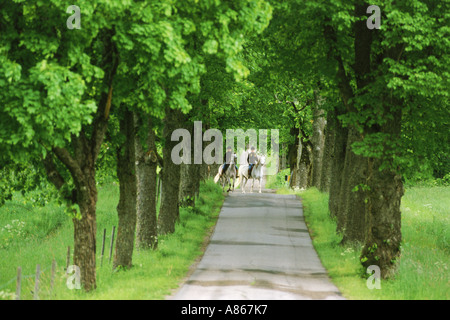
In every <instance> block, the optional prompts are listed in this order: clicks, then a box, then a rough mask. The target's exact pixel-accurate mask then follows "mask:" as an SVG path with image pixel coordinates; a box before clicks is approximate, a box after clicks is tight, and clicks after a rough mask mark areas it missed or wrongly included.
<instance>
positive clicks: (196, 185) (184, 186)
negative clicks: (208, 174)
mask: <svg viewBox="0 0 450 320" xmlns="http://www.w3.org/2000/svg"><path fill="white" fill-rule="evenodd" d="M193 128H194V127H193V124H192V123H191V124H190V125H189V126H187V127H186V129H187V130H189V132H190V134H191V140H192V141H191V146H193V145H194V141H193V137H194V130H193ZM200 166H201V165H200V164H195V163H194V153H193V152H191V163H190V164H185V163H182V164H181V165H180V191H179V202H180V206H181V207H193V206H195V196H196V195H197V193H198V191H199V189H200Z"/></svg>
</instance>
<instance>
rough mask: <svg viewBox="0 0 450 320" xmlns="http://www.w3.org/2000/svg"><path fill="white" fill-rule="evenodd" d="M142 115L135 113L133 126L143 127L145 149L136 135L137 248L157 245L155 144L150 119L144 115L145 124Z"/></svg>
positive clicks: (153, 247)
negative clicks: (145, 124)
mask: <svg viewBox="0 0 450 320" xmlns="http://www.w3.org/2000/svg"><path fill="white" fill-rule="evenodd" d="M141 117H144V116H142V115H138V114H136V113H135V127H136V128H142V127H145V131H146V141H145V149H144V147H143V144H142V143H141V140H140V139H139V138H138V137H136V177H137V227H136V247H137V248H139V249H149V248H150V249H156V248H157V247H158V230H157V217H156V188H157V185H156V167H157V156H156V152H157V151H156V145H155V133H154V131H153V126H152V120H151V118H150V116H146V117H147V118H148V120H147V126H144V125H143V122H144V121H145V120H144V119H143V118H141Z"/></svg>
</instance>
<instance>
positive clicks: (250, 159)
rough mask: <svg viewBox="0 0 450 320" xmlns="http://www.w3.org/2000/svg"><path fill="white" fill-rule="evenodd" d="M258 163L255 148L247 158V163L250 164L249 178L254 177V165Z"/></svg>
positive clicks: (251, 149) (252, 148)
mask: <svg viewBox="0 0 450 320" xmlns="http://www.w3.org/2000/svg"><path fill="white" fill-rule="evenodd" d="M257 162H258V156H257V155H256V149H255V147H254V146H252V147H251V148H250V153H249V154H248V157H247V163H248V176H249V177H250V176H251V175H252V169H253V167H254V165H255V164H256V163H257Z"/></svg>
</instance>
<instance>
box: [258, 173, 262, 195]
mask: <svg viewBox="0 0 450 320" xmlns="http://www.w3.org/2000/svg"><path fill="white" fill-rule="evenodd" d="M261 179H262V177H259V179H258V181H259V193H261Z"/></svg>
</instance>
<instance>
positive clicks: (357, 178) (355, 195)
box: [337, 127, 367, 244]
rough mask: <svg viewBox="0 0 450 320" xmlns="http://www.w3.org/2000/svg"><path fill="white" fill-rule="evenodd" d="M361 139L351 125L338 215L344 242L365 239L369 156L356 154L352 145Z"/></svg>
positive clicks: (339, 228)
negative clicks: (365, 186)
mask: <svg viewBox="0 0 450 320" xmlns="http://www.w3.org/2000/svg"><path fill="white" fill-rule="evenodd" d="M360 140H361V135H360V134H359V133H358V131H356V129H355V128H354V127H350V129H349V131H348V140H347V150H346V152H345V163H344V171H343V175H342V185H341V191H340V203H339V213H338V216H337V217H338V220H337V225H338V230H339V231H340V232H342V233H343V235H344V237H343V239H342V243H343V244H344V243H348V242H354V241H358V242H363V241H364V223H365V214H364V212H365V192H364V188H363V185H365V183H366V176H367V158H364V157H363V156H358V155H356V154H355V153H354V152H353V151H352V146H351V145H352V144H353V143H354V142H356V141H360ZM356 189H357V190H356Z"/></svg>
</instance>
